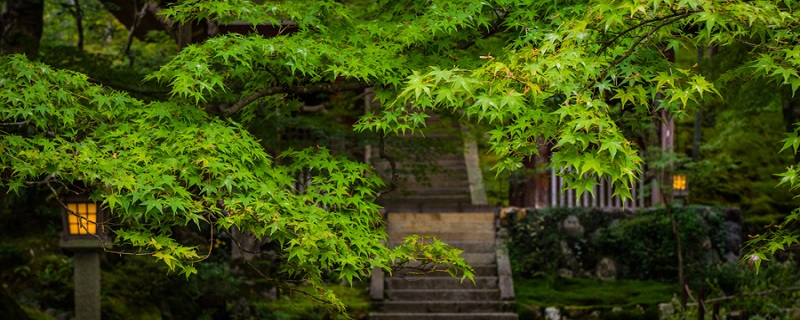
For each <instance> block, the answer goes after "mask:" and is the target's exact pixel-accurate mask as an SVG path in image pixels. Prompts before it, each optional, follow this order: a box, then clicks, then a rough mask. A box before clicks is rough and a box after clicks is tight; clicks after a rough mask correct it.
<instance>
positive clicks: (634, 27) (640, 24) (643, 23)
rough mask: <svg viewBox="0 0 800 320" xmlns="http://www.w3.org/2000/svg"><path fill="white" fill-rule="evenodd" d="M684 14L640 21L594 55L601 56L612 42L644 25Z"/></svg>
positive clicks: (608, 42)
mask: <svg viewBox="0 0 800 320" xmlns="http://www.w3.org/2000/svg"><path fill="white" fill-rule="evenodd" d="M685 13H686V12H683V11H680V12H676V13H674V14H671V15H668V16H663V17H658V18H653V19H650V20H645V21H642V22H640V23H639V24H637V25H635V26H632V27H630V28H628V29H625V30H623V31H622V32H620V33H618V34H617V35H616V36H615V37H614V38H611V40H608V41H606V42H605V43H604V44H603V46H602V47H600V49H599V50H597V53H596V54H595V55H598V56H599V55H601V54H602V53H603V52H604V51H606V49H608V47H610V46H611V45H612V44H614V42H616V41H617V40H619V38H620V37H622V36H623V35H625V34H627V33H628V32H631V31H633V30H634V29H636V28H639V27H642V26H644V25H647V24H650V23H653V22H656V21H662V20H666V19H670V18H672V17H676V16H679V15H682V14H685ZM692 13H693V12H692Z"/></svg>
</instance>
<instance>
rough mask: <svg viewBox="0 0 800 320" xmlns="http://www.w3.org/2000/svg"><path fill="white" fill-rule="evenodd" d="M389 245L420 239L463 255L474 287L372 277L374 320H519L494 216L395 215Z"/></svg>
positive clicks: (441, 276)
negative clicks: (440, 243) (434, 240)
mask: <svg viewBox="0 0 800 320" xmlns="http://www.w3.org/2000/svg"><path fill="white" fill-rule="evenodd" d="M387 223H388V228H387V232H388V234H389V239H390V242H389V245H390V247H391V246H396V245H398V244H399V243H401V241H402V239H403V238H404V237H406V236H409V235H412V234H417V235H420V236H431V237H436V238H437V239H440V240H442V241H444V242H446V243H448V244H450V245H452V246H453V247H456V248H459V249H461V250H464V253H463V254H462V256H463V257H464V258H465V260H466V262H467V263H468V264H470V265H471V266H472V267H473V268H474V269H475V283H474V284H473V283H472V282H471V281H469V280H464V281H463V282H462V281H461V279H456V278H452V277H449V276H448V275H447V274H446V273H442V272H436V273H431V274H427V275H421V276H420V275H405V272H404V271H403V270H400V271H398V272H395V273H394V276H393V277H388V275H387V276H384V274H383V272H381V271H378V272H375V273H374V274H373V279H372V284H371V295H372V298H373V300H374V301H375V303H376V305H377V306H378V307H377V312H373V313H371V314H370V319H372V320H412V319H413V320H427V319H454V320H455V319H457V320H468V319H498V320H517V319H518V317H517V314H515V313H513V312H512V310H513V304H514V287H513V283H512V282H511V268H510V264H509V262H508V256H507V254H506V253H505V250H504V247H502V246H498V240H497V236H496V232H495V222H494V213H485V212H483V213H392V214H389V215H388V218H387Z"/></svg>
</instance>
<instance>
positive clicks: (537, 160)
mask: <svg viewBox="0 0 800 320" xmlns="http://www.w3.org/2000/svg"><path fill="white" fill-rule="evenodd" d="M548 147H549V146H547V145H543V146H542V147H540V148H539V156H535V155H534V156H531V157H529V158H527V159H525V160H523V161H522V166H523V168H524V169H523V170H522V171H523V172H522V174H516V175H512V176H511V179H509V186H508V193H509V195H508V205H510V206H515V207H522V208H545V207H548V206H549V201H548V200H549V198H548V196H549V195H550V192H549V191H550V178H549V176H548V174H547V170H545V169H546V168H547V164H548V159H549V156H550V152H549V149H548Z"/></svg>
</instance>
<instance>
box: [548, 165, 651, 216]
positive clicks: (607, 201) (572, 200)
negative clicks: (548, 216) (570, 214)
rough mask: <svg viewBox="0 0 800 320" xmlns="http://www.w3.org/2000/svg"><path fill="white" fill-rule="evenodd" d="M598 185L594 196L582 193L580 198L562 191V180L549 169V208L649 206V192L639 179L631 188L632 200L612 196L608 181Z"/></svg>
mask: <svg viewBox="0 0 800 320" xmlns="http://www.w3.org/2000/svg"><path fill="white" fill-rule="evenodd" d="M599 182H600V184H599V185H596V186H594V195H592V193H590V192H584V193H583V194H582V195H581V196H580V197H578V196H577V192H576V191H575V190H574V189H572V190H564V185H565V183H564V178H562V177H559V176H557V175H556V174H555V170H554V169H550V206H551V207H567V208H574V207H597V208H625V209H631V210H634V209H636V208H643V207H648V206H650V203H651V201H650V196H649V194H650V192H649V190H647V189H648V188H645V187H646V184H645V182H644V181H643V179H639V181H637V183H635V184H634V185H633V186H632V188H631V196H632V198H633V199H625V200H623V199H621V198H620V197H619V196H613V194H614V186H613V185H612V184H611V181H610V179H601V180H600V181H599Z"/></svg>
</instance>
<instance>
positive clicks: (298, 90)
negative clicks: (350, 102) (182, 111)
mask: <svg viewBox="0 0 800 320" xmlns="http://www.w3.org/2000/svg"><path fill="white" fill-rule="evenodd" d="M370 86H371V85H370V84H368V83H366V82H363V81H358V82H341V83H318V84H312V85H308V86H274V87H268V88H263V89H261V90H258V91H256V92H253V93H252V94H250V95H249V96H247V97H245V98H244V99H242V100H239V101H238V102H236V103H234V104H233V105H232V106H231V107H230V108H227V109H225V111H224V113H225V115H226V116H231V115H233V114H235V113H237V112H239V110H241V109H242V108H244V107H245V106H247V105H249V104H250V103H252V102H253V101H256V100H258V98H261V97H263V96H268V95H273V94H277V93H293V94H309V93H319V92H330V93H334V92H340V91H347V90H357V89H366V88H369V87H370Z"/></svg>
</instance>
